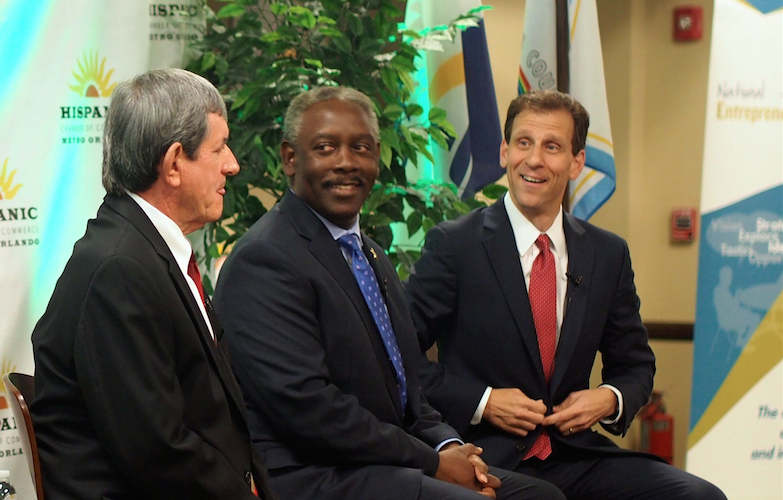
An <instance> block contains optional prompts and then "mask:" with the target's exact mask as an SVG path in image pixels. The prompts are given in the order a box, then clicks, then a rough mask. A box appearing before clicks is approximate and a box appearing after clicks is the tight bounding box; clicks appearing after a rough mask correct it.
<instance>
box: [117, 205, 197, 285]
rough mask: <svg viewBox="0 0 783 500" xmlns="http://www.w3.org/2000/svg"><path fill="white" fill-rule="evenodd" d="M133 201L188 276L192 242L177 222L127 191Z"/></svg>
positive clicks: (183, 273) (178, 265)
mask: <svg viewBox="0 0 783 500" xmlns="http://www.w3.org/2000/svg"><path fill="white" fill-rule="evenodd" d="M126 192H127V193H128V196H130V197H131V198H132V199H133V201H135V202H136V203H137V204H138V205H139V207H141V209H142V210H143V211H144V213H145V214H146V215H147V217H148V218H149V220H150V222H152V225H153V226H155V229H157V230H158V233H160V235H161V237H162V238H163V241H164V242H166V245H167V246H168V247H169V250H171V254H172V255H173V256H174V260H176V261H177V267H179V269H180V271H182V275H183V276H187V275H188V263H189V262H190V256H191V254H192V253H193V247H191V246H190V241H188V239H187V238H186V237H185V235H184V234H183V233H182V229H180V228H179V226H178V225H177V223H176V222H174V221H173V220H171V219H170V218H169V217H168V216H167V215H166V214H164V213H163V212H161V211H160V210H158V209H157V208H155V207H154V206H152V205H151V204H150V203H149V202H148V201H147V200H145V199H144V198H142V197H141V196H139V195H137V194H136V193H131V192H130V191H126Z"/></svg>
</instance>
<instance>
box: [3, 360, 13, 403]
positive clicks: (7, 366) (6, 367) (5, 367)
mask: <svg viewBox="0 0 783 500" xmlns="http://www.w3.org/2000/svg"><path fill="white" fill-rule="evenodd" d="M14 371H16V365H13V366H11V360H10V359H8V358H3V365H2V367H0V410H4V409H6V408H8V401H6V399H5V384H4V383H3V375H5V374H6V373H11V372H14Z"/></svg>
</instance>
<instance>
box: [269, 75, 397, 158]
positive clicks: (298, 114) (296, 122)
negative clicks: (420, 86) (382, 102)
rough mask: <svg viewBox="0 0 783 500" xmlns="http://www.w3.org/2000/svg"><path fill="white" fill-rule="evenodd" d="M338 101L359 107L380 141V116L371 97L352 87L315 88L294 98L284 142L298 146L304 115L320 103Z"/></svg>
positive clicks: (285, 125) (284, 125)
mask: <svg viewBox="0 0 783 500" xmlns="http://www.w3.org/2000/svg"><path fill="white" fill-rule="evenodd" d="M332 99H337V100H339V101H346V102H352V103H354V104H356V105H358V106H359V107H360V108H361V110H362V111H364V114H365V115H367V121H368V122H369V123H370V134H371V135H372V137H373V139H375V140H376V141H379V140H380V135H381V134H380V131H379V128H378V115H376V114H375V106H374V105H373V103H372V101H371V100H370V98H369V97H367V96H366V95H365V94H363V93H362V92H359V91H358V90H356V89H352V88H350V87H315V88H313V89H311V90H308V91H307V92H303V93H301V94H299V95H298V96H296V97H294V99H293V100H292V101H291V104H290V105H289V106H288V110H287V111H286V112H285V120H284V121H283V141H285V142H288V143H290V144H296V140H297V138H298V137H299V131H300V129H301V128H302V115H303V114H304V112H305V111H306V110H307V108H309V107H310V106H312V105H314V104H318V103H319V102H324V101H330V100H332Z"/></svg>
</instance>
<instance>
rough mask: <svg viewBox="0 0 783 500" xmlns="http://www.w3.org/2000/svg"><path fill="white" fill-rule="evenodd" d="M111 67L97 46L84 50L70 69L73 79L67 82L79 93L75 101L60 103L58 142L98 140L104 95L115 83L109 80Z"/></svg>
mask: <svg viewBox="0 0 783 500" xmlns="http://www.w3.org/2000/svg"><path fill="white" fill-rule="evenodd" d="M113 73H114V69H113V68H108V67H107V65H106V58H105V57H101V55H100V52H99V51H97V50H86V51H84V53H83V54H82V56H81V58H80V59H79V58H77V59H76V65H75V66H74V67H73V68H72V69H71V74H72V75H73V79H74V81H75V83H72V84H70V85H68V88H70V89H71V90H72V91H73V92H74V93H75V94H76V95H78V96H79V99H78V101H77V102H76V103H75V104H71V105H68V106H60V120H61V121H62V125H61V126H60V131H61V132H62V137H61V141H62V142H61V143H62V144H65V145H70V144H100V143H101V134H102V133H103V120H104V117H105V116H106V111H107V110H108V109H109V101H108V98H109V97H110V96H111V93H112V91H114V87H116V86H117V83H116V82H115V83H112V81H111V77H112V74H113Z"/></svg>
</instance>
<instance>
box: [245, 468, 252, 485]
mask: <svg viewBox="0 0 783 500" xmlns="http://www.w3.org/2000/svg"><path fill="white" fill-rule="evenodd" d="M252 477H253V476H252V475H251V474H250V471H245V482H246V483H247V484H250V479H251V478H252Z"/></svg>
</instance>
